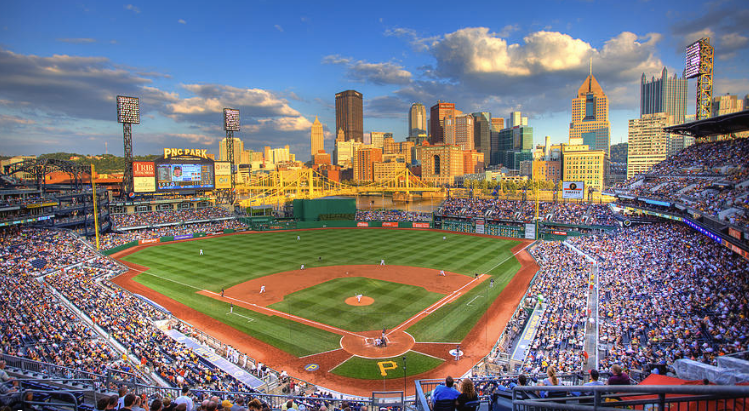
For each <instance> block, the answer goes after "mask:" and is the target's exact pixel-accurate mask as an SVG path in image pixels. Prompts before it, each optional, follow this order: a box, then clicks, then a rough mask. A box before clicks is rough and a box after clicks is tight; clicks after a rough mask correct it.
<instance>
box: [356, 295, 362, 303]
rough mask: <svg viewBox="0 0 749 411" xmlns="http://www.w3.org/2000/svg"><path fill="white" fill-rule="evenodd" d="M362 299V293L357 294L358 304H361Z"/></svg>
mask: <svg viewBox="0 0 749 411" xmlns="http://www.w3.org/2000/svg"><path fill="white" fill-rule="evenodd" d="M361 298H362V294H361V293H359V294H356V302H357V303H360V302H361Z"/></svg>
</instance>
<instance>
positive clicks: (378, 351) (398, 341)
mask: <svg viewBox="0 0 749 411" xmlns="http://www.w3.org/2000/svg"><path fill="white" fill-rule="evenodd" d="M354 301H356V298H354ZM381 336H382V331H364V332H359V333H357V334H345V335H344V336H343V337H341V348H343V349H344V350H345V351H346V352H348V353H350V354H353V355H356V356H357V357H363V358H390V357H395V356H398V355H402V354H405V353H407V352H408V351H409V350H410V349H411V348H412V347H413V346H414V344H415V343H416V341H415V340H414V337H412V336H411V334H409V333H407V332H405V331H392V332H390V333H388V334H387V345H386V346H384V347H376V346H375V339H377V338H380V337H381Z"/></svg>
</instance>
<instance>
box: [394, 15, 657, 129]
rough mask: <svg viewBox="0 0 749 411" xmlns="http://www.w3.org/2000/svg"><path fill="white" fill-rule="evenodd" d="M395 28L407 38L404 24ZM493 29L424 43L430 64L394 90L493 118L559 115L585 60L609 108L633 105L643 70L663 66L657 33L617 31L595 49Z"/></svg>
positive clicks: (551, 36)
mask: <svg viewBox="0 0 749 411" xmlns="http://www.w3.org/2000/svg"><path fill="white" fill-rule="evenodd" d="M507 30H511V28H507V27H505V28H504V29H503V31H507ZM391 33H392V35H396V32H395V31H394V30H393V31H391ZM398 33H400V34H399V35H400V36H401V37H408V36H411V35H412V33H411V32H410V31H409V30H408V29H402V30H400V31H399V32H398ZM500 34H504V33H493V32H491V31H490V30H489V29H488V28H485V27H469V28H463V29H460V30H457V31H455V32H452V33H447V34H445V35H443V36H441V37H440V38H439V39H438V40H435V41H434V42H433V43H432V45H431V46H430V48H429V53H430V54H431V55H432V56H433V57H434V60H435V63H434V65H433V66H431V65H427V66H424V67H422V74H421V75H420V76H419V77H418V78H417V79H416V80H413V81H411V83H409V84H408V85H406V86H405V87H402V88H401V89H400V90H398V91H396V92H395V95H396V96H397V97H398V98H400V99H402V100H403V101H406V102H412V101H422V102H425V103H427V104H432V102H434V101H436V100H437V99H442V100H447V101H450V102H454V103H456V105H457V107H458V108H459V109H461V110H464V111H467V112H471V111H478V110H481V111H484V110H488V111H492V112H493V113H495V115H499V116H506V115H507V112H509V111H510V110H522V111H524V112H526V113H527V114H528V115H530V116H533V115H536V114H541V113H545V112H549V111H551V112H561V111H566V110H569V104H570V99H571V98H572V97H573V96H574V95H575V92H576V90H577V89H578V87H579V86H580V84H582V82H583V80H584V79H585V77H586V76H587V75H588V64H589V62H590V59H591V58H593V73H594V75H595V76H596V78H597V79H598V81H599V82H600V83H601V85H602V86H603V88H604V92H606V93H607V95H609V97H610V99H609V101H610V106H611V108H612V109H616V108H620V107H631V105H632V104H636V102H635V103H632V102H633V101H634V100H633V99H635V98H637V97H638V96H639V89H638V85H639V80H640V76H641V75H642V73H643V72H644V73H646V74H648V75H650V74H651V73H659V72H660V70H661V69H662V68H663V63H662V62H661V60H660V58H659V57H658V55H657V44H658V42H659V41H660V40H661V35H660V34H658V33H648V34H646V35H644V36H641V37H640V36H638V35H636V34H634V33H630V32H622V33H620V34H618V35H616V36H614V37H612V38H610V39H608V40H606V41H605V42H604V44H603V46H602V47H600V48H596V47H594V46H593V45H591V44H590V43H588V42H586V41H584V40H583V39H578V38H574V37H572V36H570V35H568V34H565V33H560V32H553V31H536V32H532V33H528V34H526V35H525V36H524V37H523V39H522V41H520V42H517V43H511V42H508V41H507V40H506V39H504V38H502V36H500Z"/></svg>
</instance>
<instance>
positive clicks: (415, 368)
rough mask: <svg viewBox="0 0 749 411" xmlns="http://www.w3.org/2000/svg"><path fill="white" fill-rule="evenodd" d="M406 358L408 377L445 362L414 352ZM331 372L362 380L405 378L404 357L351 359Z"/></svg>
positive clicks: (409, 353)
mask: <svg viewBox="0 0 749 411" xmlns="http://www.w3.org/2000/svg"><path fill="white" fill-rule="evenodd" d="M404 356H405V357H406V371H408V375H416V374H420V373H422V372H426V371H429V370H431V369H432V368H434V367H437V366H438V365H440V364H442V363H443V362H444V361H443V360H442V359H439V358H434V357H431V356H428V355H424V354H421V353H418V352H414V351H409V352H407V353H406V354H405V355H404ZM378 363H383V364H382V368H385V370H384V372H385V374H386V375H385V376H383V375H382V372H383V370H382V369H381V368H380V365H378ZM330 372H331V373H333V374H336V375H342V376H345V377H351V378H359V379H362V380H390V379H393V378H403V375H404V372H403V356H398V357H392V358H379V359H376V360H371V359H367V358H361V357H351V358H349V359H348V360H347V361H345V362H344V363H342V364H340V365H338V366H337V367H335V368H334V369H333V370H331V371H330Z"/></svg>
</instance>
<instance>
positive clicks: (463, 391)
mask: <svg viewBox="0 0 749 411" xmlns="http://www.w3.org/2000/svg"><path fill="white" fill-rule="evenodd" d="M478 399H479V397H478V395H477V394H476V390H475V389H474V387H473V381H471V379H470V378H464V379H463V380H462V381H461V382H460V395H458V398H457V399H456V404H457V411H474V410H475V409H476V408H477V407H466V403H468V402H470V401H476V400H478Z"/></svg>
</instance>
